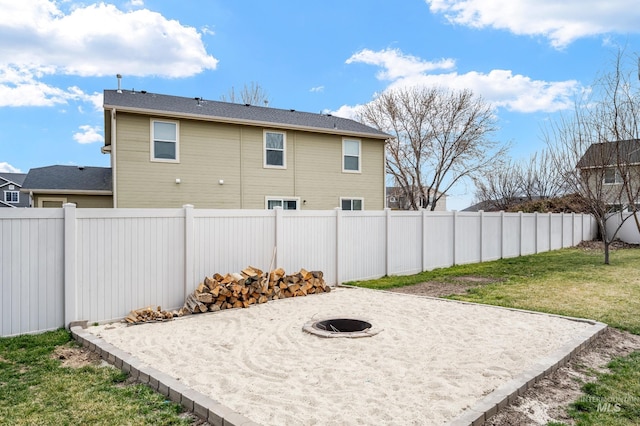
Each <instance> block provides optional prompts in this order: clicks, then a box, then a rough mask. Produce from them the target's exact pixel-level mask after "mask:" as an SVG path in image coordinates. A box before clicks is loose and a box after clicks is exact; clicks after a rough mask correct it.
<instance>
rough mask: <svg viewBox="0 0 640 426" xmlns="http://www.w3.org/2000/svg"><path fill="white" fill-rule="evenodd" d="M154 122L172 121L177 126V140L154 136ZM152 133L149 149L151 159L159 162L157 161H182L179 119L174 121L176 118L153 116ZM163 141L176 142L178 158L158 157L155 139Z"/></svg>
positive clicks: (151, 122)
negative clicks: (168, 118)
mask: <svg viewBox="0 0 640 426" xmlns="http://www.w3.org/2000/svg"><path fill="white" fill-rule="evenodd" d="M154 123H170V124H175V126H176V140H175V141H170V140H164V139H156V138H155V137H154V136H155V135H154V131H153V130H154V129H153V124H154ZM150 129H151V130H150V134H151V138H150V141H149V143H150V149H149V153H150V159H151V161H153V162H157V163H179V162H180V122H179V121H174V120H161V119H158V118H152V119H151V120H150ZM156 140H158V141H161V142H173V143H175V144H176V158H175V159H173V158H156V153H155V141H156Z"/></svg>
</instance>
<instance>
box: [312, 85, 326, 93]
mask: <svg viewBox="0 0 640 426" xmlns="http://www.w3.org/2000/svg"><path fill="white" fill-rule="evenodd" d="M309 91H310V92H314V93H317V92H324V86H316V87H312V88H311V89H309Z"/></svg>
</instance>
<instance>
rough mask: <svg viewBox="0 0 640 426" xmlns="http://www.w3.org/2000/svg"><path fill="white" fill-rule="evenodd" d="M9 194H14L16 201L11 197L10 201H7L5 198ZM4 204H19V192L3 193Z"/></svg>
mask: <svg viewBox="0 0 640 426" xmlns="http://www.w3.org/2000/svg"><path fill="white" fill-rule="evenodd" d="M11 186H13V185H11ZM9 194H12V195H13V194H15V196H16V200H15V201H13V197H11V198H12V199H11V200H7V197H8V196H9ZM4 202H5V203H11V204H18V203H19V202H20V191H4Z"/></svg>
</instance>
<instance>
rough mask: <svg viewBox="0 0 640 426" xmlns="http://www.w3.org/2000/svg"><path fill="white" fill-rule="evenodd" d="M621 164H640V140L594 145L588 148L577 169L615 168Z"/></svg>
mask: <svg viewBox="0 0 640 426" xmlns="http://www.w3.org/2000/svg"><path fill="white" fill-rule="evenodd" d="M618 158H620V160H618ZM619 163H620V164H640V140H638V139H629V140H624V141H617V142H603V143H594V144H592V145H591V146H589V148H587V151H586V152H585V153H584V155H583V156H582V157H581V158H580V160H579V161H578V164H577V165H576V167H577V168H579V169H581V168H585V167H603V166H615V165H617V164H619Z"/></svg>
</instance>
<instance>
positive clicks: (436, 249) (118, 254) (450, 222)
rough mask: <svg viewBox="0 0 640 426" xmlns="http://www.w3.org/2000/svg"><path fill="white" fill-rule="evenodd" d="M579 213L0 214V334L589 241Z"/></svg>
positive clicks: (188, 209) (591, 230) (588, 224)
mask: <svg viewBox="0 0 640 426" xmlns="http://www.w3.org/2000/svg"><path fill="white" fill-rule="evenodd" d="M595 233H596V228H595V221H593V220H592V219H591V217H590V216H588V215H579V214H537V213H534V214H523V213H483V212H480V213H464V212H453V213H451V212H429V211H416V212H396V211H391V210H384V211H361V212H347V211H341V210H337V209H336V210H329V211H285V210H281V209H276V210H198V209H194V208H193V207H192V206H185V207H184V208H182V209H76V208H75V206H74V205H73V204H66V205H65V206H64V208H62V209H1V210H0V240H1V241H2V244H1V246H0V250H1V251H0V285H1V289H0V290H1V292H0V309H1V310H2V311H1V314H0V336H10V335H16V334H23V333H31V332H38V331H45V330H51V329H56V328H59V327H63V326H68V324H69V323H70V322H71V321H76V320H88V321H90V322H103V321H110V320H115V319H120V318H123V317H124V316H126V315H127V313H128V312H129V311H130V310H132V309H137V308H141V307H145V306H158V305H160V306H162V308H163V309H174V308H178V307H181V306H182V304H183V302H184V299H185V296H186V295H188V294H189V293H190V292H192V291H193V290H194V289H195V287H196V286H197V285H198V283H199V282H200V281H202V280H203V278H204V277H205V276H206V275H212V274H213V273H215V272H219V273H222V274H225V273H227V272H237V271H240V270H242V269H244V268H245V267H247V266H249V265H251V266H255V267H258V268H260V269H263V270H268V269H269V268H270V267H271V268H275V267H282V268H284V269H285V271H286V272H287V273H294V272H297V271H298V270H299V269H300V268H305V269H307V270H321V271H323V272H324V277H325V280H326V281H327V283H328V284H338V283H341V282H345V281H352V280H362V279H369V278H378V277H381V276H384V275H407V274H414V273H418V272H421V271H425V270H431V269H434V268H440V267H447V266H451V265H455V264H463V263H474V262H483V261H488V260H494V259H500V258H507V257H515V256H521V255H527V254H533V253H538V252H542V251H549V250H555V249H559V248H562V247H569V246H573V245H576V244H578V243H580V242H581V241H582V240H590V239H592V238H593V237H594V236H595Z"/></svg>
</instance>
